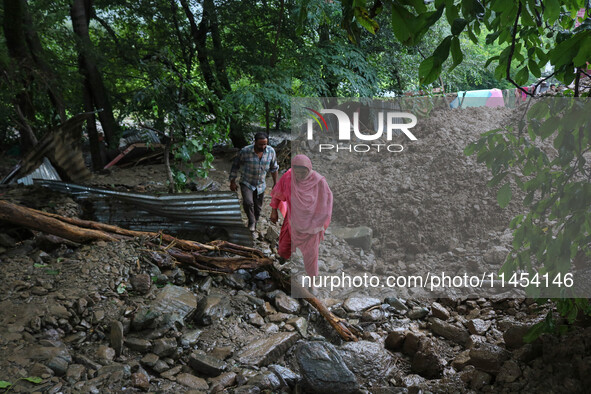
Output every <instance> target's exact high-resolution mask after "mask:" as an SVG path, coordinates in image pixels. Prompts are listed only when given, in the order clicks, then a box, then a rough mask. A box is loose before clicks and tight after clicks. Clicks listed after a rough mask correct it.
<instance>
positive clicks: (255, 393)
mask: <svg viewBox="0 0 591 394" xmlns="http://www.w3.org/2000/svg"><path fill="white" fill-rule="evenodd" d="M260 392H261V389H259V388H258V387H257V386H253V385H251V384H247V385H244V386H240V387H238V388H237V389H235V390H234V394H259V393H260Z"/></svg>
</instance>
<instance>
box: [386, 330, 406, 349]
mask: <svg viewBox="0 0 591 394" xmlns="http://www.w3.org/2000/svg"><path fill="white" fill-rule="evenodd" d="M405 337H406V334H405V332H404V329H398V330H395V331H391V332H389V333H388V336H387V337H386V340H385V341H384V346H385V347H386V349H389V350H394V351H397V350H400V349H401V348H402V344H403V343H404V338H405Z"/></svg>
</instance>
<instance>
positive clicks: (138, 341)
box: [125, 338, 152, 353]
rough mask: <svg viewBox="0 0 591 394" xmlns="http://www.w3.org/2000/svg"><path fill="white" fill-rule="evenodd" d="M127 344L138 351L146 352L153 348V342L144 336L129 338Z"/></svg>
mask: <svg viewBox="0 0 591 394" xmlns="http://www.w3.org/2000/svg"><path fill="white" fill-rule="evenodd" d="M125 346H127V347H128V348H130V349H131V350H134V351H136V352H140V353H146V352H148V351H150V349H151V348H152V342H150V341H149V340H147V339H142V338H127V339H125Z"/></svg>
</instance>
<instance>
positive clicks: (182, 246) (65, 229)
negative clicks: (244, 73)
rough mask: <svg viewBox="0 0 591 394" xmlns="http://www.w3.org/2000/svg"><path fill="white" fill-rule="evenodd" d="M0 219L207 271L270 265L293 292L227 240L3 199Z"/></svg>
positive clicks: (255, 255) (257, 254) (338, 323)
mask: <svg viewBox="0 0 591 394" xmlns="http://www.w3.org/2000/svg"><path fill="white" fill-rule="evenodd" d="M0 220H4V221H7V222H10V223H13V224H16V225H19V226H22V227H26V228H29V229H32V230H38V231H41V232H44V233H47V234H52V235H55V236H58V237H61V238H64V239H66V240H69V241H74V242H90V241H120V240H126V239H133V238H134V237H137V238H143V239H147V241H146V242H147V243H148V244H150V245H152V246H154V247H156V248H159V249H160V250H161V251H162V252H165V253H168V254H169V255H170V256H171V257H172V258H174V259H175V260H176V261H178V262H179V263H180V264H181V266H183V267H184V268H189V269H191V268H193V269H195V268H196V269H198V270H204V271H208V272H218V273H229V272H234V271H236V270H238V269H256V268H261V267H267V268H268V269H269V270H270V271H271V275H272V276H273V277H274V278H275V279H276V280H278V281H279V283H280V285H281V286H282V287H283V288H284V289H286V290H287V291H288V292H289V291H290V287H291V283H290V281H289V279H287V278H286V276H285V275H284V274H283V273H281V272H280V271H279V270H277V269H276V268H275V267H274V266H273V264H272V260H271V259H270V258H268V257H265V256H264V255H263V253H262V252H261V251H259V250H256V249H254V248H249V247H246V246H241V245H236V244H233V243H230V242H226V241H213V242H211V243H210V244H202V243H199V242H195V241H189V240H183V239H178V238H175V237H173V236H171V235H167V234H164V233H153V232H143V231H132V230H126V229H123V228H120V227H117V226H113V225H109V224H103V223H98V222H93V221H89V220H81V219H76V218H67V217H63V216H60V215H56V214H52V213H48V212H43V211H39V210H36V209H32V208H27V207H23V206H20V205H16V204H12V203H10V202H8V201H4V200H0ZM213 252H215V253H225V254H234V255H237V256H240V257H228V256H220V255H218V256H211V255H209V254H211V253H213ZM297 290H298V291H299V294H300V295H301V296H302V297H303V298H304V299H305V300H306V301H307V302H309V303H310V304H311V305H312V306H313V307H314V308H316V309H317V310H318V311H319V312H320V314H321V315H322V316H323V317H324V318H325V319H326V320H327V321H328V322H329V324H330V325H331V326H332V327H333V328H334V329H335V330H336V331H337V332H338V334H339V335H340V336H341V337H342V338H343V339H345V340H347V341H357V339H358V337H359V335H360V331H359V330H358V329H357V328H356V327H353V326H352V325H350V324H349V323H348V322H347V321H346V320H344V319H340V318H338V317H337V316H335V315H334V314H332V312H330V311H329V310H328V308H326V306H324V304H322V302H321V301H320V300H319V299H318V298H316V297H314V296H313V295H312V294H311V293H310V292H308V290H306V289H303V288H300V289H297Z"/></svg>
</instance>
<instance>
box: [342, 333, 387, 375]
mask: <svg viewBox="0 0 591 394" xmlns="http://www.w3.org/2000/svg"><path fill="white" fill-rule="evenodd" d="M339 350H340V354H341V356H342V358H343V361H345V364H346V365H347V367H348V368H349V370H350V371H351V372H353V373H354V374H355V376H356V377H358V379H363V380H367V381H370V382H372V385H375V384H376V383H379V384H387V380H388V377H389V376H390V374H391V373H392V370H393V365H394V359H393V358H392V356H391V355H390V353H388V352H387V351H386V350H385V349H384V348H383V346H382V345H381V344H379V343H375V342H368V341H358V342H347V343H345V344H344V345H342V346H341V347H340V348H339Z"/></svg>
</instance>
